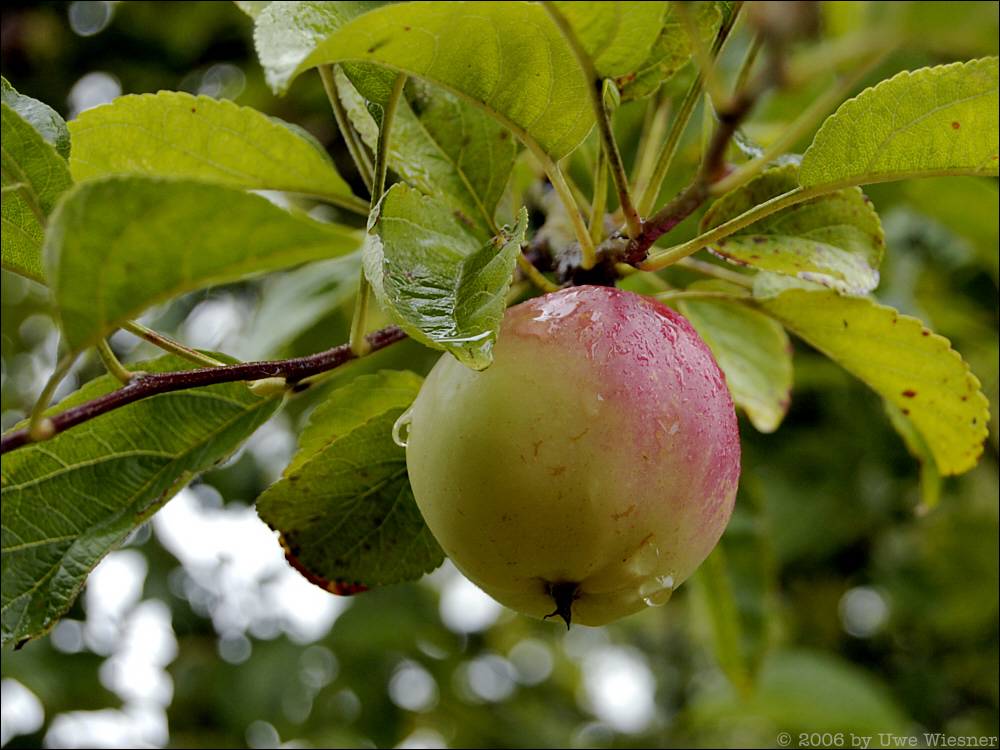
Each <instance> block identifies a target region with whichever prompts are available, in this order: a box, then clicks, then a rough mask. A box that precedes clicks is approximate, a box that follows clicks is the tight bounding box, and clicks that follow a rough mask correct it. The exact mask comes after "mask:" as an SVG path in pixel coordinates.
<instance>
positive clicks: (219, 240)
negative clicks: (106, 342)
mask: <svg viewBox="0 0 1000 750" xmlns="http://www.w3.org/2000/svg"><path fill="white" fill-rule="evenodd" d="M359 240H360V237H359V233H358V232H357V231H355V230H353V229H347V228H345V227H341V226H338V225H335V224H322V223H320V222H318V221H314V220H312V219H309V218H307V217H305V216H301V215H295V214H291V213H289V212H287V211H285V210H283V209H281V208H278V207H277V206H275V205H274V204H272V203H270V202H269V201H267V200H266V199H264V198H262V197H260V196H258V195H252V194H249V193H244V192H242V191H240V190H233V189H231V188H225V187H221V186H218V185H208V184H205V183H201V182H191V181H188V180H160V179H153V178H149V177H111V178H106V179H103V180H94V181H91V182H86V183H83V184H82V185H78V186H76V187H75V188H74V189H73V191H72V192H70V193H69V194H68V195H67V196H66V198H65V199H64V200H63V201H62V202H61V203H60V205H59V208H58V209H57V211H56V212H55V213H54V214H53V216H52V222H51V225H50V228H49V234H48V237H47V238H46V242H45V260H46V269H47V277H48V279H49V283H50V284H49V285H50V287H51V289H52V293H53V296H54V298H55V301H56V305H57V307H58V309H59V316H60V319H61V325H62V330H63V334H64V336H65V340H66V343H67V344H68V345H69V347H70V349H71V350H72V351H80V350H82V349H84V348H86V347H87V346H90V345H92V344H94V343H95V342H96V341H97V340H98V339H100V338H101V337H102V336H105V335H107V334H108V333H109V332H110V331H113V330H114V329H115V328H117V327H118V326H119V325H120V324H121V323H123V322H124V321H126V320H128V319H130V318H133V317H135V316H136V315H137V314H139V313H140V312H142V311H143V310H145V309H146V308H147V307H149V306H151V305H154V304H156V303H158V302H163V301H165V300H167V299H170V298H171V297H175V296H177V295H178V294H183V293H184V292H189V291H192V290H194V289H200V288H203V287H207V286H212V285H214V284H223V283H228V282H232V281H237V280H239V279H243V278H246V277H249V276H252V275H254V274H258V273H264V272H267V271H274V270H277V269H279V268H288V267H290V266H295V265H298V264H301V263H306V262H308V261H312V260H320V259H323V258H331V257H335V256H338V255H344V254H346V253H349V252H351V251H353V250H356V249H357V247H358V244H359Z"/></svg>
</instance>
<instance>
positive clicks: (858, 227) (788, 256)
mask: <svg viewBox="0 0 1000 750" xmlns="http://www.w3.org/2000/svg"><path fill="white" fill-rule="evenodd" d="M797 171H798V168H797V167H796V165H794V164H786V165H784V166H781V167H775V168H772V169H769V170H767V171H766V172H764V173H763V174H761V175H759V176H758V177H756V178H754V179H753V180H751V181H750V182H748V183H747V184H745V185H743V186H741V187H738V188H736V189H735V190H733V191H732V192H730V193H727V194H726V195H724V196H723V197H722V198H720V199H719V200H718V201H716V202H715V203H714V204H713V205H712V207H711V208H710V209H709V210H708V211H707V212H706V213H705V215H704V217H702V221H701V228H702V231H706V230H708V229H711V228H713V227H716V226H718V225H719V224H723V223H725V222H726V221H728V220H729V219H732V218H734V217H736V216H738V215H739V214H741V213H743V212H744V211H748V210H749V209H751V208H753V207H754V206H757V205H759V204H761V203H763V202H764V201H766V200H768V199H770V198H773V197H775V196H777V195H780V194H782V193H784V192H787V191H789V190H792V189H794V188H795V187H796V186H797V185H798V181H797V179H796V173H797ZM884 247H885V236H884V234H883V233H882V224H881V222H880V221H879V218H878V214H876V213H875V210H874V209H873V208H872V206H871V201H869V200H868V198H866V197H865V195H864V194H863V193H862V192H861V189H860V188H857V187H850V188H845V189H843V190H838V191H837V192H835V193H828V194H826V195H821V196H819V197H817V198H813V199H811V200H808V201H805V202H803V203H799V204H797V205H794V206H790V207H789V208H786V209H784V210H783V211H779V212H777V213H775V214H771V215H770V216H768V217H766V218H764V219H762V220H761V221H758V222H757V223H755V224H751V225H750V226H748V227H746V228H744V229H741V230H740V231H738V232H736V233H735V234H732V235H730V236H729V237H726V238H724V239H722V240H719V241H718V242H716V243H714V244H712V245H710V246H709V249H710V250H711V251H712V252H713V253H715V254H716V255H718V256H720V257H722V258H725V259H726V260H729V261H732V262H734V263H737V264H739V265H747V266H753V267H754V268H758V269H761V270H764V271H772V272H775V273H780V274H784V275H786V276H792V277H794V278H798V279H802V280H804V281H811V282H814V283H817V284H822V285H823V286H826V287H830V288H831V289H835V290H837V291H839V292H843V293H845V294H865V293H867V292H870V291H871V290H873V289H874V288H875V287H877V286H878V281H879V273H878V267H879V265H880V263H881V262H882V253H883V249H884Z"/></svg>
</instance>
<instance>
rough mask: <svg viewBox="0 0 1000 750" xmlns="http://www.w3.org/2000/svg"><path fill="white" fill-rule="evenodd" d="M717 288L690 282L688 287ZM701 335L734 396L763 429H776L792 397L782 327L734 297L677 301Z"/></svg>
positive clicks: (787, 349) (789, 361)
mask: <svg viewBox="0 0 1000 750" xmlns="http://www.w3.org/2000/svg"><path fill="white" fill-rule="evenodd" d="M701 288H717V287H714V286H709V285H708V284H705V283H702V284H692V285H691V287H689V289H701ZM677 306H678V308H680V311H681V313H683V314H684V317H686V318H687V319H688V320H690V321H691V325H693V326H694V327H695V330H696V331H698V334H699V335H700V336H701V337H702V338H703V339H704V340H705V343H706V344H708V346H709V348H710V349H711V350H712V354H713V355H714V356H715V361H716V362H718V363H719V368H720V369H721V370H722V372H723V373H724V374H725V376H726V384H727V385H728V386H729V390H730V392H731V393H732V395H733V401H734V402H736V405H737V406H739V407H740V408H741V409H743V410H744V411H745V412H746V415H747V418H748V419H749V420H750V422H751V424H753V426H754V427H756V428H757V429H758V430H760V431H761V432H774V431H775V430H776V429H778V425H779V424H781V420H782V419H784V417H785V413H786V412H787V411H788V405H789V403H790V402H791V391H792V351H791V346H790V344H789V341H788V336H787V335H786V334H785V329H784V328H783V327H782V326H781V325H780V324H779V323H777V322H776V321H774V320H772V319H771V318H769V317H768V316H767V315H764V314H763V313H760V312H758V311H756V310H753V309H751V308H749V307H746V306H745V305H742V304H739V303H736V302H726V301H723V300H678V304H677Z"/></svg>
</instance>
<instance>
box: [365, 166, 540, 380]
mask: <svg viewBox="0 0 1000 750" xmlns="http://www.w3.org/2000/svg"><path fill="white" fill-rule="evenodd" d="M372 219H373V224H372V226H371V228H370V229H369V235H368V239H367V241H366V243H365V254H364V264H365V273H366V274H367V276H368V279H369V280H370V281H371V284H372V288H373V289H374V290H375V294H376V295H377V297H378V300H379V302H380V303H381V304H382V306H383V307H384V308H385V309H386V310H387V311H388V312H389V313H390V314H391V315H392V316H393V318H394V319H395V320H396V322H397V323H399V325H400V327H401V328H403V330H405V331H406V332H407V333H408V334H410V335H411V336H413V337H414V338H416V339H417V340H418V341H420V342H421V343H424V344H426V345H427V346H431V347H434V348H435V349H444V350H445V351H448V352H451V353H452V354H454V355H455V357H456V358H457V359H458V360H459V361H460V362H462V363H463V364H466V365H468V366H469V367H473V368H475V369H478V370H481V369H483V368H485V367H487V366H488V365H489V364H490V362H491V361H492V359H493V344H494V343H495V341H496V337H497V331H498V330H499V328H500V321H501V320H502V319H503V313H504V309H505V308H506V302H505V296H506V294H507V290H508V289H509V288H510V282H511V276H512V274H513V272H514V265H515V263H516V262H517V254H518V253H519V252H520V246H521V243H522V242H523V241H524V232H525V230H526V228H527V223H528V215H527V212H526V211H525V210H524V209H521V213H520V216H519V217H518V222H517V226H516V227H515V229H514V230H513V231H512V232H511V233H510V235H509V236H508V237H506V238H503V237H501V238H495V239H493V240H491V241H489V242H487V243H486V244H485V245H484V244H482V242H480V240H479V239H478V237H477V236H476V235H475V234H473V233H471V232H470V231H469V229H468V228H467V227H466V226H465V225H464V224H463V223H462V222H461V221H459V220H458V219H456V218H455V217H454V215H453V214H452V211H451V210H450V209H449V208H448V207H447V206H446V205H442V204H441V203H440V202H439V201H436V200H434V199H433V198H428V197H425V196H421V195H420V194H418V193H417V192H416V191H415V190H412V189H411V188H409V187H407V186H406V185H403V184H396V185H393V186H392V187H391V188H390V189H389V191H388V192H387V193H386V194H385V196H384V197H383V198H382V201H381V203H380V204H379V206H378V208H377V209H376V210H375V213H374V214H373V217H372Z"/></svg>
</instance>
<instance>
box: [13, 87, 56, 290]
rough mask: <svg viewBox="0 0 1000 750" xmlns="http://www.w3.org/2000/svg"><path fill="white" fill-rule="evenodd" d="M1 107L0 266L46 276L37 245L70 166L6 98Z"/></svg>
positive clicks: (31, 276)
mask: <svg viewBox="0 0 1000 750" xmlns="http://www.w3.org/2000/svg"><path fill="white" fill-rule="evenodd" d="M0 109H2V117H3V120H2V141H3V146H2V151H0V154H2V161H0V185H2V189H3V194H2V195H3V197H2V200H0V209H2V218H3V233H2V234H3V240H2V248H3V251H2V258H3V267H4V268H6V269H7V270H8V271H13V272H14V273H19V274H21V275H22V276H27V277H28V278H29V279H34V280H35V281H41V282H44V280H45V274H44V272H43V270H42V261H41V248H42V242H43V239H44V237H45V223H46V221H47V217H48V215H49V213H50V212H51V211H52V207H53V206H54V205H55V203H56V200H58V198H59V196H60V195H62V193H63V192H65V191H66V190H68V189H69V187H70V185H71V184H72V180H71V179H70V176H69V168H68V167H67V166H66V161H65V160H64V159H63V158H62V157H61V156H59V154H58V153H56V150H55V148H54V147H53V146H52V144H50V143H49V142H47V141H46V140H45V139H44V138H43V137H42V135H41V134H40V133H39V132H38V131H37V130H35V128H34V127H32V125H31V123H29V122H28V121H27V120H25V119H24V118H23V117H21V116H20V115H19V114H18V113H17V112H15V111H14V110H13V109H12V108H11V107H10V106H9V105H8V104H7V102H6V101H4V102H2V103H0Z"/></svg>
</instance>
